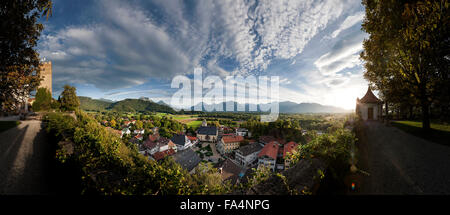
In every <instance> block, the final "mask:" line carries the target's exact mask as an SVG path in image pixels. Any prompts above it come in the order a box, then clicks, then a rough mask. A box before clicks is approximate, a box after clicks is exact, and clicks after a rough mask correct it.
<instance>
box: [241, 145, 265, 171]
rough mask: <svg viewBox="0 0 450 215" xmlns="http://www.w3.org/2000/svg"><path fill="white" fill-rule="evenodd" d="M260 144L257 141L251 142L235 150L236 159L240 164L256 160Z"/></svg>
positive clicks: (246, 164) (245, 164) (260, 147)
mask: <svg viewBox="0 0 450 215" xmlns="http://www.w3.org/2000/svg"><path fill="white" fill-rule="evenodd" d="M262 148H263V147H262V146H261V145H260V144H258V143H251V144H248V145H245V146H242V147H240V148H239V149H237V150H236V153H235V155H236V156H235V157H236V161H237V162H238V163H239V164H240V165H241V166H248V165H251V164H253V162H255V161H256V160H258V153H259V152H260V151H261V150H262Z"/></svg>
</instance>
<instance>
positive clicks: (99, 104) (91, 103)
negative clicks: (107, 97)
mask: <svg viewBox="0 0 450 215" xmlns="http://www.w3.org/2000/svg"><path fill="white" fill-rule="evenodd" d="M78 98H79V99H80V108H81V109H82V110H87V111H102V110H105V109H106V108H107V107H109V106H110V105H111V104H112V103H113V101H104V100H100V99H91V98H89V97H85V96H78Z"/></svg>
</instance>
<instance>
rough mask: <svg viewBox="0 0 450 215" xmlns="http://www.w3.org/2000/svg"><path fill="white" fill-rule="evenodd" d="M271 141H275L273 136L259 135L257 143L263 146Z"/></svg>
mask: <svg viewBox="0 0 450 215" xmlns="http://www.w3.org/2000/svg"><path fill="white" fill-rule="evenodd" d="M272 141H276V138H275V137H274V136H260V137H259V143H260V144H261V145H262V146H265V145H267V144H268V143H270V142H272Z"/></svg>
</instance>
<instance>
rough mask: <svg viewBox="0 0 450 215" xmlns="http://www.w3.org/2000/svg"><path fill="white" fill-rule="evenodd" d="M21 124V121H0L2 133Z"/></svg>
mask: <svg viewBox="0 0 450 215" xmlns="http://www.w3.org/2000/svg"><path fill="white" fill-rule="evenodd" d="M19 124H20V122H19V121H0V132H3V131H6V130H8V129H10V128H13V127H16V126H18V125H19Z"/></svg>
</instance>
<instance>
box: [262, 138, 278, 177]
mask: <svg viewBox="0 0 450 215" xmlns="http://www.w3.org/2000/svg"><path fill="white" fill-rule="evenodd" d="M279 148H280V146H279V144H278V142H276V141H271V142H270V143H269V144H267V145H265V146H264V148H263V149H262V150H261V151H260V152H259V153H258V166H262V165H264V166H268V167H269V168H270V169H271V170H272V171H275V165H276V162H277V157H278V150H279Z"/></svg>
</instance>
